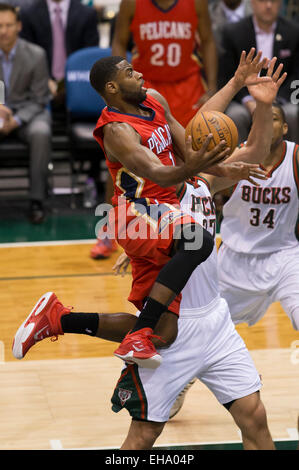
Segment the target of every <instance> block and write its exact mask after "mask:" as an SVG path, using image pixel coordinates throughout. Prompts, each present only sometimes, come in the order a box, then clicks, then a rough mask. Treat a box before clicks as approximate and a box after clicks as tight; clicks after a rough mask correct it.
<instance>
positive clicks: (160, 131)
mask: <svg viewBox="0 0 299 470" xmlns="http://www.w3.org/2000/svg"><path fill="white" fill-rule="evenodd" d="M140 106H141V107H143V108H144V109H149V110H150V112H151V115H150V116H140V115H133V114H124V113H121V112H119V111H118V110H116V109H113V108H109V107H106V108H104V109H103V111H102V114H101V116H100V118H99V120H98V122H97V125H96V128H95V130H94V133H93V135H94V137H95V139H96V140H97V142H98V143H99V144H100V145H101V147H102V149H103V151H104V153H105V149H104V144H103V126H105V125H106V124H108V123H110V122H126V123H128V124H130V126H132V127H133V129H135V131H136V132H137V133H138V134H139V135H140V138H141V144H142V145H144V146H145V147H148V148H149V149H150V150H151V151H152V152H153V153H155V154H156V155H157V157H158V158H159V159H160V161H161V163H163V165H166V166H174V165H175V159H174V154H173V147H172V139H171V134H170V128H169V125H168V123H167V121H166V118H165V111H164V108H163V106H162V105H161V104H160V103H159V102H158V101H157V100H156V99H155V98H153V97H152V96H150V95H147V98H146V99H145V101H144V102H143V103H142V104H141V105H140ZM105 157H106V162H107V166H108V169H109V171H110V174H111V177H112V180H113V184H114V196H113V199H112V203H113V204H114V205H116V204H117V198H118V197H120V196H123V197H125V198H126V199H128V200H130V201H137V200H139V201H140V202H142V199H147V203H153V204H156V203H157V202H159V203H160V202H168V203H169V204H179V202H178V199H177V196H176V192H175V186H171V187H169V188H162V187H160V186H158V185H157V184H156V183H153V182H152V181H150V180H148V179H146V178H141V177H139V176H136V175H134V174H133V173H132V172H130V171H128V170H127V169H126V168H125V167H124V166H123V165H122V164H121V163H119V162H116V163H112V162H110V161H109V160H108V158H107V155H106V153H105Z"/></svg>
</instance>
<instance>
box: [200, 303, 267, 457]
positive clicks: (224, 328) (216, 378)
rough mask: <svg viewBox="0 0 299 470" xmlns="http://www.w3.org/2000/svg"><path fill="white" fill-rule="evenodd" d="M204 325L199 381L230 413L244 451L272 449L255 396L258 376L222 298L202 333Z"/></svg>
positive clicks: (261, 406) (256, 395)
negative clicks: (206, 339)
mask: <svg viewBox="0 0 299 470" xmlns="http://www.w3.org/2000/svg"><path fill="white" fill-rule="evenodd" d="M208 322H210V331H211V337H210V340H209V343H208V344H207V346H206V352H205V362H204V363H205V366H206V368H205V369H204V370H203V373H202V374H201V375H200V376H199V379H200V380H201V381H202V382H203V383H204V384H205V385H206V386H207V387H208V388H209V389H210V390H211V391H212V392H213V394H214V395H215V396H216V398H217V399H218V401H219V402H220V403H221V404H222V405H224V406H225V407H226V408H227V409H228V410H229V411H230V413H231V414H232V416H233V418H234V420H235V422H236V424H237V425H238V426H239V428H240V429H241V432H242V437H243V443H244V448H246V449H247V448H248V449H249V448H260V449H273V448H274V445H273V442H272V439H271V436H270V433H269V430H268V426H267V419H266V413H265V409H264V406H263V404H262V402H261V400H260V396H259V390H260V389H261V387H262V384H261V380H260V376H259V374H258V371H257V370H256V367H255V365H254V362H253V360H252V358H251V356H250V354H249V352H248V349H247V348H246V345H245V343H244V341H243V340H242V338H241V337H240V335H239V334H238V333H237V331H236V329H235V327H234V324H233V322H232V320H231V318H230V312H229V309H228V307H227V304H226V302H225V301H224V300H223V299H221V300H220V302H219V305H218V306H217V309H216V311H215V312H214V313H213V316H210V320H209V317H207V319H206V325H205V330H206V331H208V329H209V323H208ZM212 333H213V335H212Z"/></svg>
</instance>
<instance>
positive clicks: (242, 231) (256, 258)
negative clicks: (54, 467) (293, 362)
mask: <svg viewBox="0 0 299 470" xmlns="http://www.w3.org/2000/svg"><path fill="white" fill-rule="evenodd" d="M287 131H288V127H287V124H286V121H285V116H284V112H283V109H282V108H281V107H280V106H279V105H276V104H274V105H273V139H272V145H271V150H270V153H269V155H268V156H267V157H266V158H265V159H264V161H263V162H262V167H263V168H264V169H265V170H266V171H267V175H268V179H267V180H265V181H262V182H261V184H260V186H259V187H254V186H253V185H252V184H251V183H249V182H248V181H239V183H238V184H237V185H236V187H235V188H234V191H233V193H232V195H231V197H230V199H229V200H228V201H227V203H226V204H225V205H224V207H223V220H222V224H221V238H222V242H223V243H222V245H221V247H220V250H219V257H218V270H219V281H220V289H221V294H222V296H223V297H224V298H225V299H226V300H227V302H228V304H229V308H230V312H231V316H232V320H233V322H234V323H235V324H238V323H241V322H246V323H248V325H254V324H255V323H256V322H257V321H259V320H260V319H261V318H262V317H263V315H264V314H265V313H266V310H267V309H268V307H269V305H270V304H271V303H272V302H276V301H279V302H280V303H281V305H282V307H283V309H284V311H285V312H286V314H287V315H288V317H289V319H290V321H291V324H292V326H293V328H294V329H295V330H299V243H298V240H299V230H298V229H299V224H298V221H299V219H298V210H299V201H298V194H299V151H298V145H296V144H295V143H294V142H289V141H287V140H285V139H284V137H285V135H286V133H287ZM257 157H258V156H257Z"/></svg>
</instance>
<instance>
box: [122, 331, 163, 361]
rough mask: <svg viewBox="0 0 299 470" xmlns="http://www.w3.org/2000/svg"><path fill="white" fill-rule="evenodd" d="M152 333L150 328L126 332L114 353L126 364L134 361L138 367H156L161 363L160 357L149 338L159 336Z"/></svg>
mask: <svg viewBox="0 0 299 470" xmlns="http://www.w3.org/2000/svg"><path fill="white" fill-rule="evenodd" d="M152 333H153V330H152V329H151V328H142V329H141V330H138V331H134V333H128V334H127V335H126V336H125V337H124V339H123V341H122V343H121V344H120V345H119V347H118V348H117V349H116V351H114V355H115V356H117V357H119V358H120V359H122V360H123V361H125V362H127V363H128V364H133V363H136V364H138V365H139V366H140V367H146V368H148V369H156V368H157V367H159V365H160V364H161V363H162V357H161V356H160V354H158V353H157V351H156V348H155V346H154V345H153V343H152V342H151V338H159V336H156V335H153V334H152ZM159 339H161V338H159Z"/></svg>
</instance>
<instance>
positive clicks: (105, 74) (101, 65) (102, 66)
mask: <svg viewBox="0 0 299 470" xmlns="http://www.w3.org/2000/svg"><path fill="white" fill-rule="evenodd" d="M122 60H125V58H124V57H120V56H109V57H103V58H102V59H99V60H97V61H96V62H95V63H94V64H93V66H92V68H91V70H90V74H89V80H90V83H91V86H92V87H93V88H94V89H95V90H96V91H97V92H98V93H99V94H100V95H102V96H104V94H105V85H106V83H107V82H109V81H110V80H113V79H114V78H115V75H116V73H117V72H118V68H117V67H116V65H117V64H119V62H121V61H122Z"/></svg>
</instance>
